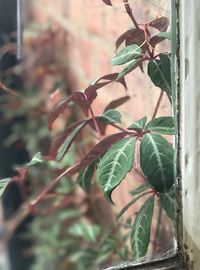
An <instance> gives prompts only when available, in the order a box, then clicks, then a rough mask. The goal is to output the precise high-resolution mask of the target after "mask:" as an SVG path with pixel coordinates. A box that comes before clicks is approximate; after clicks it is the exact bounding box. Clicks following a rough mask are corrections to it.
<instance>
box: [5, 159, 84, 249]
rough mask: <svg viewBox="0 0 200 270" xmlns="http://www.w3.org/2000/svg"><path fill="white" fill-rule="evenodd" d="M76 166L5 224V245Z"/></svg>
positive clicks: (66, 171)
mask: <svg viewBox="0 0 200 270" xmlns="http://www.w3.org/2000/svg"><path fill="white" fill-rule="evenodd" d="M78 164H79V163H76V164H75V165H73V166H71V167H69V168H67V169H66V170H65V171H64V172H62V173H61V174H60V175H58V176H57V177H56V178H55V179H54V180H52V181H51V182H50V183H49V184H48V185H47V186H46V187H45V188H44V189H43V191H42V192H41V193H40V194H39V195H38V196H37V197H36V199H34V200H32V201H31V202H27V203H24V204H22V206H21V207H20V209H19V210H18V211H17V212H16V214H15V215H14V216H13V217H12V218H11V219H10V220H8V221H7V222H5V224H4V230H5V231H4V236H3V239H2V240H4V242H5V244H6V243H8V241H9V239H10V238H11V237H12V235H13V233H14V231H15V230H16V228H17V227H18V226H19V224H20V223H21V222H22V221H23V220H24V219H25V218H26V217H27V216H28V215H29V214H31V212H33V213H34V208H35V206H36V205H37V204H38V203H39V202H41V201H42V200H43V199H44V197H45V196H46V195H47V194H48V193H49V192H50V191H51V190H52V189H53V188H54V187H55V186H56V185H57V184H58V183H59V181H60V180H61V178H62V177H63V176H65V175H67V174H69V173H70V172H72V171H73V169H74V168H75V167H76V166H77V165H78Z"/></svg>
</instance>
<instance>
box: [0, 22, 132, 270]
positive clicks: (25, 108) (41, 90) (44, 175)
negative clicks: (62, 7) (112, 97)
mask: <svg viewBox="0 0 200 270" xmlns="http://www.w3.org/2000/svg"><path fill="white" fill-rule="evenodd" d="M57 35H59V30H58V29H52V28H51V27H46V28H45V29H41V28H40V27H38V26H36V25H34V27H33V28H31V29H28V30H26V32H25V45H24V46H25V57H24V61H23V62H22V63H21V64H19V65H18V66H16V67H15V68H13V69H12V70H11V71H10V72H11V73H12V74H15V76H19V77H22V79H23V85H22V86H21V89H17V90H12V91H15V93H16V95H15V94H14V95H12V94H6V95H4V97H3V98H4V102H3V105H2V108H3V110H4V112H5V115H4V118H5V119H4V120H5V121H10V120H12V119H13V118H18V119H21V121H18V122H14V123H13V125H12V134H11V135H10V136H9V137H7V139H6V141H5V142H4V143H5V145H8V146H9V145H12V144H13V143H15V142H18V141H20V145H19V147H25V148H26V150H27V151H28V153H29V156H30V157H31V156H34V155H35V154H36V153H38V151H41V154H42V155H48V152H49V148H50V145H51V136H55V135H56V134H57V133H58V132H60V131H62V130H63V129H64V128H65V126H66V124H68V123H70V122H72V121H73V119H74V117H75V118H76V115H73V113H71V114H69V113H68V112H67V113H66V114H65V115H63V116H62V117H61V118H60V121H57V122H56V123H55V125H54V128H53V132H52V133H51V134H52V135H50V133H49V130H48V127H47V113H48V111H49V110H50V108H52V107H53V105H54V104H56V102H57V101H58V100H61V98H62V97H63V96H64V95H66V94H68V93H70V89H69V87H68V84H67V79H66V77H65V74H66V69H65V67H64V66H63V64H62V63H60V62H59V60H58V58H57V56H56V51H57V50H56V49H55V47H54V46H56V43H55V41H56V39H57ZM88 143H91V142H90V141H89V140H88V138H87V139H83V140H81V141H79V142H76V143H75V144H74V146H73V147H72V148H71V150H70V152H68V154H67V155H65V157H64V158H63V160H62V161H61V162H56V161H48V162H43V161H41V162H38V163H37V166H34V165H35V164H34V161H33V162H31V163H29V174H28V193H29V195H31V196H35V195H37V194H38V192H39V191H40V190H41V187H42V186H45V184H46V183H49V182H50V181H51V180H52V179H53V178H54V177H55V176H56V175H57V174H58V173H59V172H62V171H63V169H65V168H66V167H67V166H70V165H72V164H74V163H75V161H76V155H77V154H75V152H76V151H75V150H76V149H77V146H78V145H79V146H80V145H81V146H84V145H87V144H88ZM35 157H36V158H38V159H39V158H40V154H36V156H35ZM16 167H17V164H16ZM87 196H89V195H87V194H86V193H85V192H83V191H82V190H81V188H80V186H79V184H78V182H77V181H76V179H67V178H65V177H63V178H62V179H61V182H60V184H59V186H58V187H57V188H55V189H54V190H53V191H52V192H51V193H50V194H48V197H47V198H45V200H43V201H42V203H41V205H40V206H39V207H38V209H36V212H35V218H34V220H33V222H32V224H31V225H30V230H29V233H28V237H30V238H31V239H33V240H34V243H35V244H34V246H33V247H32V248H31V254H34V256H35V263H34V265H33V266H32V270H45V269H48V270H51V269H52V270H54V269H58V270H62V269H70V270H71V269H73V270H86V269H88V270H90V269H91V270H93V269H98V268H99V267H103V266H105V265H112V264H114V263H115V264H117V263H120V262H121V261H122V260H123V261H127V260H128V257H129V258H131V254H130V250H129V245H128V244H126V243H128V241H126V240H127V238H128V233H127V232H126V233H125V231H126V229H123V233H122V232H121V228H122V227H124V226H123V225H122V224H119V223H118V224H116V225H113V227H112V228H106V227H104V228H102V227H101V226H100V224H97V222H96V221H95V219H94V218H93V216H92V214H91V213H92V211H93V210H91V209H90V207H91V205H90V203H89V202H88V199H87ZM49 205H51V207H49ZM99 218H101V217H99ZM127 227H128V228H129V225H127ZM129 229H130V228H129Z"/></svg>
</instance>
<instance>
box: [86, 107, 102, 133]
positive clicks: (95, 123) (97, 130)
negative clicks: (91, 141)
mask: <svg viewBox="0 0 200 270" xmlns="http://www.w3.org/2000/svg"><path fill="white" fill-rule="evenodd" d="M89 111H90V113H91V116H92V120H93V123H94V126H95V129H96V132H97V133H98V136H99V138H101V137H102V134H101V130H100V128H99V125H98V123H97V120H96V117H95V115H94V112H93V110H92V107H91V106H90V107H89Z"/></svg>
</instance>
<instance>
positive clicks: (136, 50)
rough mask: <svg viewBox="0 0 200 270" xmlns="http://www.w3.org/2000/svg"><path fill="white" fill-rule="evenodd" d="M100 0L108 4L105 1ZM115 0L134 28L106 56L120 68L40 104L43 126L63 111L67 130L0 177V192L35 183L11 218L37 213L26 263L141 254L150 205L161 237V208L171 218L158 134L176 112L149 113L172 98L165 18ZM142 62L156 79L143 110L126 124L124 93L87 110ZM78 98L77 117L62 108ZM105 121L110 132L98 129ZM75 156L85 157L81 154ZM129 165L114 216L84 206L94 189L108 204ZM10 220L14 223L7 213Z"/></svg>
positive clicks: (169, 168)
mask: <svg viewBox="0 0 200 270" xmlns="http://www.w3.org/2000/svg"><path fill="white" fill-rule="evenodd" d="M103 2H104V3H105V4H106V5H108V6H109V5H110V6H112V3H111V1H109V0H103ZM123 3H124V7H125V9H126V12H127V15H128V16H129V17H130V19H131V21H132V22H133V25H134V28H133V29H130V30H128V31H126V32H125V33H123V34H122V35H121V36H120V37H119V38H118V39H117V41H116V48H117V53H116V55H115V56H114V57H113V59H112V61H111V63H112V65H113V66H122V68H121V71H120V72H118V73H112V74H107V75H105V76H102V77H101V78H99V79H98V80H96V81H94V82H93V83H92V84H90V85H89V86H88V87H87V88H86V89H85V90H84V91H75V92H72V93H71V94H69V95H68V96H67V97H66V98H63V99H62V100H61V101H59V102H58V103H57V104H56V105H54V106H53V109H52V110H51V111H50V112H49V113H48V127H49V130H50V131H51V130H52V133H53V134H55V132H54V128H52V127H53V126H54V125H55V121H58V119H60V116H61V114H65V120H66V119H67V123H66V129H64V130H63V132H62V133H61V134H58V135H56V136H54V135H53V138H52V142H51V146H50V150H49V152H48V153H47V154H46V153H45V154H43V155H42V154H41V153H40V152H38V153H37V154H36V155H35V156H34V157H33V158H32V160H31V161H30V162H29V163H28V164H26V165H25V166H24V167H21V168H18V169H17V172H18V174H19V175H18V176H16V177H15V178H12V179H5V180H4V181H1V183H2V184H1V185H2V186H1V188H2V189H1V193H3V191H4V190H5V189H6V188H7V186H8V184H9V182H10V181H17V182H18V183H20V185H22V186H23V185H24V184H23V183H24V181H25V180H26V179H27V175H29V177H32V179H37V180H35V182H34V181H32V184H31V185H32V186H31V189H32V190H33V188H34V192H32V193H31V198H27V199H26V200H25V201H24V204H23V205H22V207H21V210H20V211H19V213H18V221H19V220H21V219H23V218H24V216H26V215H27V214H28V213H30V212H31V213H32V214H34V215H35V216H36V217H37V218H36V219H35V221H34V223H33V225H32V234H33V235H35V236H36V239H38V246H37V247H36V248H35V253H36V264H35V266H34V269H55V267H56V268H58V269H72V268H73V269H74V270H75V269H78V270H79V269H80V270H81V269H97V268H98V267H104V266H106V265H113V264H117V263H120V262H122V261H128V260H133V259H134V260H136V261H141V260H143V259H144V257H145V256H146V255H147V257H150V255H149V256H148V253H147V251H148V247H149V245H150V243H151V241H150V240H151V239H152V237H151V234H152V230H151V227H152V220H153V217H154V215H155V209H154V208H155V207H154V205H155V204H156V205H157V208H158V210H157V211H158V212H159V215H158V216H159V219H158V221H157V226H156V228H155V230H154V231H155V237H157V238H158V237H159V228H160V226H161V215H162V212H165V213H166V215H167V216H168V217H169V218H170V219H171V220H172V222H173V221H174V220H175V214H176V208H177V207H176V200H175V187H174V185H175V176H174V171H175V169H174V149H173V146H172V144H171V143H170V142H169V141H168V140H167V139H166V136H165V135H174V134H175V124H174V118H173V117H172V116H163V117H157V113H158V110H159V108H160V105H161V102H162V100H163V98H164V96H165V97H166V98H167V99H168V100H169V103H170V104H171V103H172V91H171V76H170V66H171V63H170V62H171V60H170V52H165V53H163V52H162V53H161V52H160V53H158V48H159V44H160V43H161V42H162V41H164V40H170V32H168V31H167V29H168V27H169V19H168V18H166V17H158V18H156V19H154V20H151V21H149V22H147V23H144V24H138V23H137V21H136V20H135V17H134V16H133V13H132V10H131V7H130V5H129V3H128V1H127V0H126V1H125V0H124V1H123ZM146 66H147V75H148V76H149V78H150V79H151V81H152V83H153V84H154V85H155V86H156V87H157V88H160V96H159V99H158V101H157V102H156V104H155V110H154V112H153V113H152V118H151V119H148V118H147V117H146V116H144V117H143V118H141V119H139V120H138V121H136V122H134V123H133V124H131V125H130V126H129V127H126V128H124V127H123V126H122V125H121V113H120V112H119V111H118V110H117V108H118V107H119V106H121V105H123V104H125V102H126V101H128V100H129V98H130V97H129V95H128V94H127V93H126V95H124V96H122V97H121V98H118V99H115V100H112V102H110V103H109V104H108V105H107V106H106V108H103V109H102V111H103V112H102V114H101V115H98V116H97V115H95V114H94V111H93V109H92V104H93V101H94V100H95V99H96V98H97V96H98V92H99V91H100V89H101V88H103V87H104V86H107V85H109V84H111V83H120V84H122V85H123V87H124V88H125V91H127V89H128V85H127V83H126V81H125V77H126V75H127V74H130V73H131V72H134V70H135V69H136V68H137V69H140V70H141V72H143V73H145V72H144V70H145V67H146ZM144 76H145V74H144ZM2 87H3V88H4V90H5V91H8V90H9V89H7V88H6V86H4V85H2ZM52 88H55V86H53V87H52ZM77 107H78V108H80V109H81V111H82V114H83V115H84V117H83V119H82V120H78V121H75V118H77V115H76V117H75V118H74V117H72V118H71V117H70V115H73V113H74V111H76V108H77ZM70 111H71V112H70ZM37 112H38V111H37ZM66 112H67V113H66ZM39 115H40V113H39ZM108 125H109V126H113V127H114V128H115V130H117V132H116V133H113V134H112V135H109V136H108V135H106V127H107V126H108ZM46 132H47V131H46V129H45V134H47V133H46ZM83 132H84V133H83ZM91 133H92V135H93V137H94V138H95V140H98V142H97V144H96V145H93V146H91V143H90V144H88V142H87V141H86V140H84V138H85V135H86V134H87V135H88V134H90V136H91ZM42 134H43V133H42ZM167 138H169V137H168V136H167ZM88 147H91V149H89V150H88ZM86 150H87V153H86ZM85 153H86V154H85ZM80 156H83V157H82V159H81V160H80ZM77 160H78V161H77ZM136 164H137V167H136ZM138 164H139V165H138ZM131 170H135V171H137V173H138V174H140V176H141V179H142V183H141V185H140V186H139V187H138V188H137V189H134V190H132V191H131V195H132V197H133V199H132V200H131V201H130V202H129V203H128V204H127V205H126V206H125V207H124V208H123V209H122V210H121V211H120V212H119V213H118V214H117V217H116V220H115V221H114V222H112V224H110V226H105V227H102V226H100V225H101V224H103V223H104V221H105V219H104V220H103V221H102V220H101V218H102V217H101V216H100V217H98V218H97V216H98V214H99V213H93V214H91V209H92V206H93V205H92V204H93V203H94V202H92V201H91V196H92V194H95V197H96V198H98V197H100V196H101V194H103V195H104V197H105V199H106V200H107V201H108V202H109V203H110V205H112V204H114V202H113V199H112V192H113V191H114V190H115V189H116V188H117V187H118V186H119V187H120V184H121V182H122V181H126V180H125V178H126V175H127V174H128V173H129V172H130V171H131ZM34 174H35V175H34ZM41 174H42V177H41V176H40V175H41ZM52 176H54V177H55V178H54V179H53V180H52ZM41 178H45V181H44V179H43V180H41V182H42V183H43V185H44V187H43V188H42V190H41V182H40V181H39V180H38V179H41ZM33 183H34V184H33ZM35 183H36V184H35ZM34 185H35V186H34ZM80 187H81V188H82V190H81V189H80ZM99 190H100V191H99ZM93 197H94V196H93ZM138 200H142V206H141V207H140V209H139V210H138V211H137V213H135V216H134V217H132V216H131V217H130V218H123V216H124V214H125V212H126V211H127V210H128V209H129V208H130V207H133V205H134V204H135V203H136V202H138ZM101 202H102V201H101ZM55 220H56V222H55ZM99 220H101V221H102V223H101V222H99ZM9 224H14V220H11V221H10V222H8V225H9ZM15 226H16V225H15ZM15 226H14V225H13V227H15ZM8 227H9V226H8ZM10 227H12V226H10ZM11 231H12V230H11ZM9 233H10V231H9V232H8V234H9ZM38 235H39V236H38ZM171 241H172V239H171ZM129 243H131V244H129ZM158 243H159V242H158V241H157V239H155V241H154V242H153V243H152V246H153V249H154V250H158V253H159V246H158ZM79 247H80V248H79ZM159 255H160V254H159ZM154 257H155V254H154Z"/></svg>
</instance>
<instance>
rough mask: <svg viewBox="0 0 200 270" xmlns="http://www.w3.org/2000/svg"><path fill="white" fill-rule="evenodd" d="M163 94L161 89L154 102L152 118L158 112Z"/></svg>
mask: <svg viewBox="0 0 200 270" xmlns="http://www.w3.org/2000/svg"><path fill="white" fill-rule="evenodd" d="M163 94H164V92H163V91H162V90H161V91H160V95H159V98H158V101H157V103H156V107H155V109H154V112H153V116H152V120H153V119H155V118H156V115H157V113H158V110H159V107H160V104H161V101H162V98H163Z"/></svg>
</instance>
